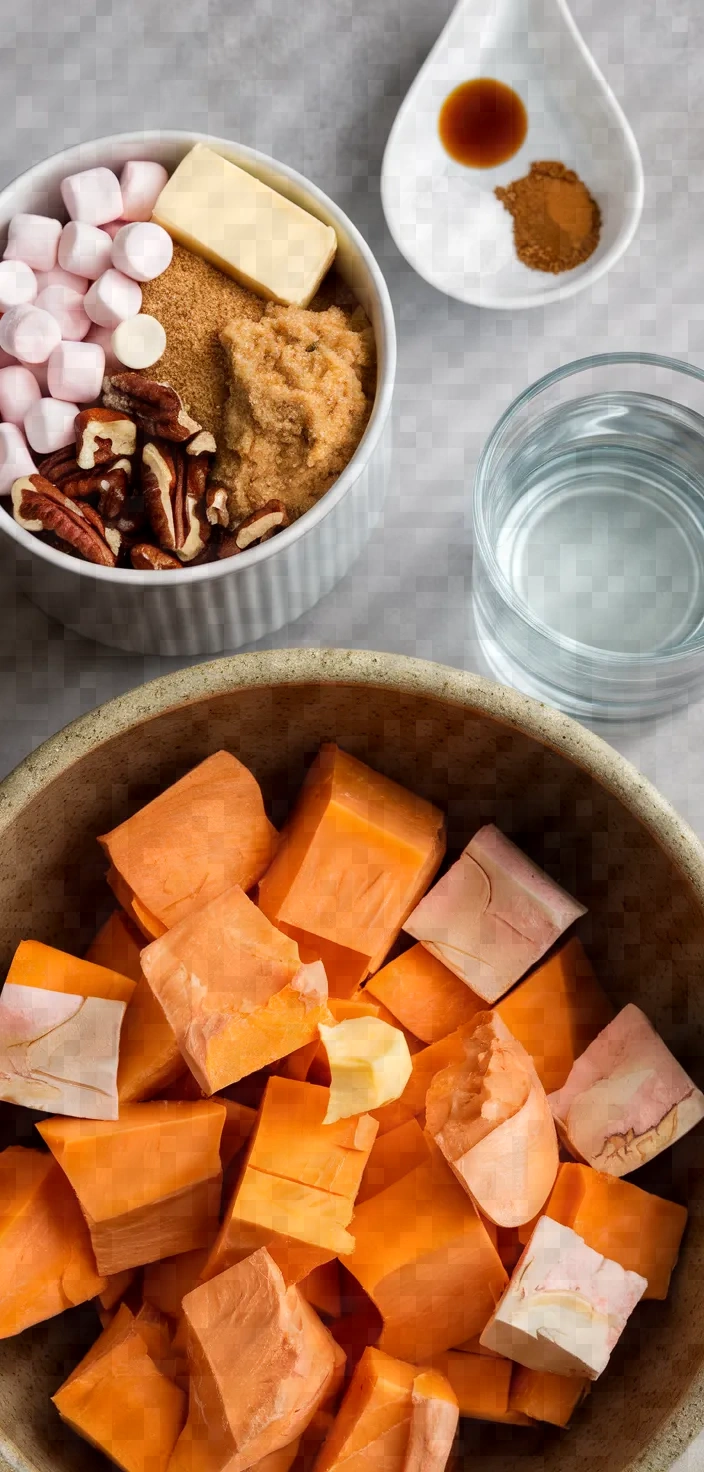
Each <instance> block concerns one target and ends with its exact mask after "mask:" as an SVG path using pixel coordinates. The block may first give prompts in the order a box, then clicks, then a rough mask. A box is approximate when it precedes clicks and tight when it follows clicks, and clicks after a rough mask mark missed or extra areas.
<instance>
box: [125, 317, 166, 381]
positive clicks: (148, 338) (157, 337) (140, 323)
mask: <svg viewBox="0 0 704 1472" xmlns="http://www.w3.org/2000/svg"><path fill="white" fill-rule="evenodd" d="M165 347H166V333H165V332H164V329H163V327H162V325H161V322H157V319H156V317H150V316H149V314H148V312H140V314H139V316H138V317H130V319H129V321H128V322H121V323H120V325H119V327H116V328H115V331H114V332H113V335H112V348H113V352H114V354H115V356H116V358H117V359H118V361H119V362H120V363H122V364H123V365H124V367H125V368H135V369H136V368H151V366H152V363H156V362H158V360H159V358H160V357H161V356H162V354H163V352H164V349H165Z"/></svg>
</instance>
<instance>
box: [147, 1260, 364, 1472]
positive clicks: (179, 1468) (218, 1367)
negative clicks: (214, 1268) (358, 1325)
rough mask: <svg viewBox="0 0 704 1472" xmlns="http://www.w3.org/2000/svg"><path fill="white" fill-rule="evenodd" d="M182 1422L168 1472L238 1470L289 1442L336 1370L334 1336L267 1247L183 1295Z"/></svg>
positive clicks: (328, 1384)
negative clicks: (186, 1375) (186, 1376)
mask: <svg viewBox="0 0 704 1472" xmlns="http://www.w3.org/2000/svg"><path fill="white" fill-rule="evenodd" d="M183 1312H184V1316H185V1321H186V1325H187V1349H188V1359H189V1364H190V1372H191V1394H190V1399H189V1409H188V1421H187V1423H186V1427H185V1429H184V1432H183V1434H182V1436H181V1438H180V1440H179V1442H178V1444H177V1446H176V1450H175V1452H174V1457H173V1461H172V1463H171V1468H170V1472H192V1469H193V1468H194V1467H198V1468H199V1469H200V1468H202V1469H203V1472H225V1469H227V1472H245V1469H248V1468H251V1467H252V1466H253V1465H256V1463H257V1461H258V1460H261V1458H262V1457H265V1456H269V1455H271V1454H272V1453H273V1452H276V1451H279V1450H281V1449H282V1448H283V1447H285V1446H288V1445H290V1443H291V1442H292V1441H294V1440H295V1439H296V1437H297V1436H299V1435H300V1433H301V1432H302V1431H303V1429H304V1428H305V1426H306V1425H307V1424H308V1422H309V1421H310V1420H311V1419H312V1417H313V1415H314V1413H315V1411H316V1410H317V1409H318V1407H319V1406H320V1405H321V1403H322V1401H323V1400H324V1399H325V1396H326V1394H327V1391H328V1388H329V1386H330V1382H331V1380H332V1379H333V1376H334V1374H335V1369H336V1363H337V1355H336V1352H335V1347H334V1343H333V1340H332V1338H331V1336H330V1334H329V1333H328V1331H327V1329H325V1328H324V1327H323V1325H322V1324H321V1322H320V1320H319V1318H318V1317H317V1315H316V1314H315V1313H314V1312H313V1309H312V1308H310V1306H309V1304H307V1303H306V1301H305V1299H304V1298H303V1297H302V1296H301V1294H300V1293H299V1292H298V1289H297V1288H295V1287H290V1288H287V1287H286V1285H285V1283H284V1280H283V1277H282V1275H281V1273H280V1271H279V1269H278V1268H277V1267H276V1264H275V1263H274V1262H273V1261H272V1259H271V1258H270V1256H269V1254H268V1252H266V1250H262V1251H259V1252H255V1253H253V1254H252V1256H251V1257H249V1258H247V1259H246V1260H245V1261H244V1262H241V1263H239V1264H238V1265H237V1266H236V1267H232V1268H229V1269H228V1270H227V1271H226V1272H224V1273H221V1274H219V1276H218V1277H216V1278H213V1279H211V1281H210V1282H208V1283H205V1284H203V1285H201V1287H199V1288H195V1289H194V1290H193V1292H192V1293H189V1294H187V1295H186V1297H185V1299H184V1302H183Z"/></svg>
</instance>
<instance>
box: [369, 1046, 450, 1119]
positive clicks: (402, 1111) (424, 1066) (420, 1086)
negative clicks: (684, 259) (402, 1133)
mask: <svg viewBox="0 0 704 1472" xmlns="http://www.w3.org/2000/svg"><path fill="white" fill-rule="evenodd" d="M464 1057H465V1050H464V1043H463V1041H462V1034H461V1032H460V1031H459V1030H458V1031H457V1032H451V1033H450V1034H449V1035H448V1037H446V1038H440V1040H439V1042H437V1043H430V1045H429V1046H428V1047H427V1048H422V1049H421V1051H420V1052H419V1053H415V1054H414V1056H413V1070H412V1073H411V1077H410V1078H409V1080H408V1083H407V1084H406V1087H405V1089H404V1091H403V1093H402V1095H401V1097H400V1099H395V1100H394V1102H393V1104H383V1105H382V1107H381V1109H374V1110H373V1111H372V1113H373V1116H374V1119H376V1120H378V1121H379V1134H380V1135H385V1134H386V1133H387V1131H388V1130H393V1129H396V1127H397V1126H398V1125H400V1124H405V1123H406V1121H407V1120H409V1119H417V1118H420V1119H421V1120H423V1119H424V1116H425V1096H426V1094H427V1092H428V1089H429V1088H430V1085H431V1083H432V1081H433V1079H434V1077H435V1075H436V1073H440V1071H441V1070H442V1069H443V1068H449V1067H450V1066H451V1065H452V1064H453V1063H462V1062H463V1061H464Z"/></svg>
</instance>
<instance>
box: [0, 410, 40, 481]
mask: <svg viewBox="0 0 704 1472" xmlns="http://www.w3.org/2000/svg"><path fill="white" fill-rule="evenodd" d="M36 470H37V467H36V465H35V463H34V461H33V459H32V456H31V455H30V453H29V450H28V449H27V441H26V439H25V437H24V435H23V433H22V430H21V429H18V428H17V425H16V424H0V496H9V494H10V491H11V490H12V486H13V483H14V481H16V480H17V479H18V477H19V476H20V475H35V474H36Z"/></svg>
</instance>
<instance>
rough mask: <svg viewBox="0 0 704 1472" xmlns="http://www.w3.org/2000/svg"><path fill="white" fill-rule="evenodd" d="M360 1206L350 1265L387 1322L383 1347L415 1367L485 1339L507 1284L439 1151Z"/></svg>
mask: <svg viewBox="0 0 704 1472" xmlns="http://www.w3.org/2000/svg"><path fill="white" fill-rule="evenodd" d="M428 1148H429V1151H430V1159H429V1160H428V1162H427V1163H425V1164H422V1165H418V1166H416V1167H415V1169H414V1170H412V1171H409V1173H408V1174H407V1175H405V1176H403V1177H402V1179H401V1180H400V1181H396V1182H395V1184H394V1185H392V1186H389V1187H387V1189H386V1190H385V1191H381V1192H380V1193H379V1195H377V1196H373V1197H372V1198H371V1199H370V1200H368V1201H364V1202H363V1203H362V1204H361V1206H358V1207H357V1209H356V1211H355V1215H354V1222H353V1232H354V1236H355V1239H356V1242H355V1249H354V1252H353V1253H352V1255H351V1256H350V1257H348V1258H347V1259H346V1262H345V1266H346V1267H347V1269H348V1270H349V1272H351V1273H352V1274H353V1275H354V1277H355V1278H356V1279H357V1281H358V1282H359V1283H360V1284H361V1286H362V1287H363V1288H364V1290H365V1292H366V1293H367V1294H368V1295H369V1297H370V1298H371V1299H372V1301H373V1303H374V1304H375V1305H376V1307H377V1309H378V1310H379V1312H380V1313H381V1316H382V1318H383V1321H384V1325H383V1329H382V1333H381V1337H380V1339H379V1347H380V1348H381V1349H383V1350H386V1351H387V1352H388V1353H389V1354H394V1355H398V1356H399V1358H401V1359H407V1360H410V1361H412V1362H413V1363H415V1364H423V1363H424V1362H425V1361H426V1360H429V1359H431V1358H432V1357H433V1356H434V1355H436V1354H440V1353H441V1352H442V1351H443V1350H446V1349H449V1348H450V1347H451V1346H452V1345H453V1344H461V1343H462V1341H463V1340H465V1339H469V1338H470V1337H471V1335H473V1334H477V1333H480V1332H481V1330H482V1329H483V1327H484V1326H485V1324H486V1323H487V1321H488V1319H489V1318H490V1316H491V1314H492V1313H493V1310H494V1308H495V1306H496V1304H497V1303H498V1300H499V1299H500V1297H501V1295H502V1293H503V1291H504V1288H505V1287H506V1283H507V1281H508V1279H507V1275H506V1272H505V1270H504V1268H503V1266H502V1263H501V1261H500V1259H499V1256H498V1254H497V1252H496V1249H495V1247H494V1245H493V1243H492V1242H491V1240H490V1238H489V1236H488V1234H487V1232H486V1229H485V1227H484V1226H483V1224H482V1222H481V1221H480V1219H479V1217H478V1215H477V1212H476V1211H475V1209H474V1206H473V1205H472V1203H471V1201H470V1199H469V1197H468V1196H467V1194H466V1192H465V1191H463V1189H462V1187H461V1186H460V1185H459V1184H458V1182H457V1181H456V1180H455V1178H454V1176H453V1175H452V1173H451V1171H450V1170H449V1167H448V1166H447V1165H446V1164H445V1161H444V1160H443V1158H442V1156H441V1155H440V1152H439V1151H438V1150H437V1147H435V1146H434V1144H433V1142H432V1141H431V1140H428Z"/></svg>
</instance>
